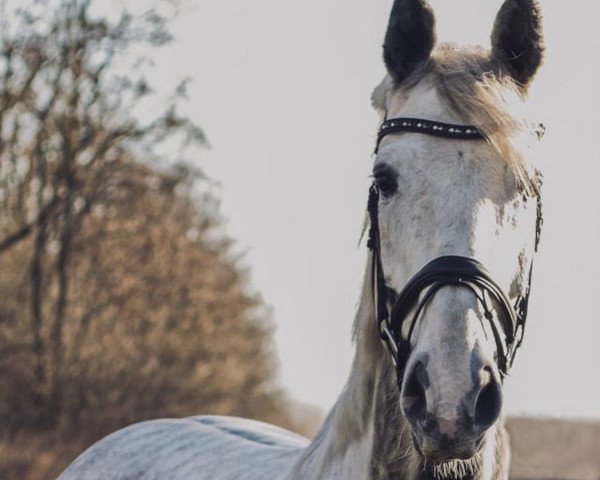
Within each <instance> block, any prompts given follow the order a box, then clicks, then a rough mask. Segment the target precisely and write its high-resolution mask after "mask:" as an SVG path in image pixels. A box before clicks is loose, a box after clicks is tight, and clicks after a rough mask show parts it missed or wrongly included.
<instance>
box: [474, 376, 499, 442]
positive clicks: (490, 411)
mask: <svg viewBox="0 0 600 480" xmlns="http://www.w3.org/2000/svg"><path fill="white" fill-rule="evenodd" d="M486 371H487V373H488V376H487V378H486V380H487V382H486V383H485V384H484V385H483V388H482V389H481V391H480V392H479V395H478V396H477V401H476V403H475V418H474V422H475V427H476V428H477V429H480V430H482V431H483V430H487V429H488V428H489V427H490V426H491V425H492V424H493V423H494V422H495V421H496V420H497V418H498V417H499V416H500V411H501V410H502V389H501V386H500V383H499V382H498V381H497V380H496V378H495V377H494V376H493V375H492V374H491V372H489V370H488V369H487V368H486Z"/></svg>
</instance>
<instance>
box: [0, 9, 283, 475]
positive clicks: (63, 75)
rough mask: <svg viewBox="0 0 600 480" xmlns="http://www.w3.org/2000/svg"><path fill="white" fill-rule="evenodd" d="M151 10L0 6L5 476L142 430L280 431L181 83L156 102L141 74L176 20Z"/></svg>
mask: <svg viewBox="0 0 600 480" xmlns="http://www.w3.org/2000/svg"><path fill="white" fill-rule="evenodd" d="M146 3H149V2H146ZM155 3H156V4H157V7H159V8H158V9H153V10H149V11H146V12H142V13H137V14H130V13H127V12H126V11H122V12H121V13H119V14H118V15H116V17H115V18H111V19H107V18H105V17H103V16H101V15H99V14H98V13H97V11H96V10H95V7H96V6H97V5H98V2H92V1H91V0H46V1H39V0H31V1H23V0H6V1H2V3H1V5H0V436H1V437H0V438H1V440H2V443H1V444H0V478H46V475H47V478H51V475H52V474H55V473H56V472H57V469H58V468H59V467H60V464H61V463H62V464H64V462H68V461H70V460H71V459H72V458H70V456H71V455H73V454H74V453H78V452H79V451H80V450H81V449H82V448H83V447H85V446H86V445H88V444H89V443H90V442H92V441H94V440H95V439H97V438H99V437H101V436H103V435H105V434H107V433H109V432H112V431H114V430H115V429H117V428H119V427H122V426H124V425H126V424H129V423H132V422H136V421H140V420H144V419H147V418H153V417H162V416H183V415H192V414H198V413H220V414H235V415H243V416H249V417H254V418H259V419H265V420H269V421H274V422H276V423H279V424H283V425H287V426H290V424H289V423H290V422H289V419H288V417H287V416H286V413H285V411H286V405H285V401H284V400H282V399H281V398H282V397H281V395H280V392H278V391H277V389H276V387H275V385H274V382H273V377H274V369H275V363H274V355H273V352H272V350H271V348H272V345H271V331H270V324H269V312H268V309H267V308H266V307H265V305H264V304H263V303H262V301H261V299H260V297H259V296H257V295H256V294H255V293H252V290H251V289H250V288H249V286H248V284H247V280H246V275H245V272H244V270H243V268H241V266H240V261H239V259H237V258H236V257H235V256H234V254H233V253H232V248H231V243H232V242H231V240H229V239H228V238H227V237H226V236H225V235H224V234H223V233H222V229H221V226H220V221H219V216H218V202H217V201H216V200H215V198H214V197H213V196H212V195H211V194H210V191H211V189H210V181H209V180H208V179H206V178H205V177H204V175H203V174H202V172H201V170H200V169H199V168H198V167H197V166H194V165H195V164H194V154H195V152H197V149H198V148H201V147H202V146H203V145H204V144H205V143H206V140H205V137H204V134H203V132H202V130H201V129H200V128H199V127H198V126H197V125H195V124H194V123H193V122H192V121H191V120H190V119H189V118H187V117H186V116H185V115H182V114H180V113H179V111H180V110H181V108H180V104H181V102H182V101H185V100H186V85H187V82H186V81H183V82H181V83H179V84H178V85H174V88H173V92H172V95H169V96H165V97H164V98H163V97H161V96H160V95H159V94H158V93H157V92H156V91H155V90H154V87H153V85H152V82H151V81H150V79H149V78H151V72H152V68H155V66H153V62H152V57H151V56H148V52H152V51H154V50H155V49H157V48H158V47H161V46H164V45H166V44H168V43H169V42H170V41H171V38H172V37H171V34H170V32H169V17H170V15H172V14H175V12H176V9H177V5H176V4H175V3H174V2H173V1H162V2H161V1H157V2H155ZM103 8H106V5H105V6H104V7H103ZM159 12H163V13H159ZM164 12H167V13H164ZM135 52H138V53H135ZM139 52H142V53H139ZM36 449H37V450H36ZM61 449H62V450H61ZM67 457H69V458H67ZM44 469H45V470H44ZM11 472H12V473H11Z"/></svg>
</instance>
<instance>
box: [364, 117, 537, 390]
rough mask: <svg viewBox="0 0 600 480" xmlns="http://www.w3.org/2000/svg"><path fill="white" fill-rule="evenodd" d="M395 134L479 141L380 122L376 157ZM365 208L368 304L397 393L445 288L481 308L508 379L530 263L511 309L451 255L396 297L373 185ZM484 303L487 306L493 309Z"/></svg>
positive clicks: (453, 129)
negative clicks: (469, 296)
mask: <svg viewBox="0 0 600 480" xmlns="http://www.w3.org/2000/svg"><path fill="white" fill-rule="evenodd" d="M398 132H418V133H423V134H427V135H434V136H439V137H444V138H449V139H460V140H482V139H485V137H484V135H483V134H482V133H481V132H480V131H479V130H478V129H477V128H476V127H473V126H470V125H453V124H447V123H441V122H432V121H429V120H422V119H417V118H395V119H391V120H387V121H385V122H383V124H382V125H381V127H380V128H379V132H378V135H377V147H376V150H375V152H376V153H377V150H378V149H379V144H380V143H381V140H382V139H383V138H384V137H385V136H386V135H389V134H390V133H398ZM536 200H537V220H536V231H535V252H537V250H538V244H539V240H540V234H541V227H542V223H543V220H542V204H541V197H540V195H539V194H537V195H536ZM367 208H368V212H369V220H370V228H369V240H368V243H367V247H368V248H369V249H370V250H371V252H372V262H371V268H372V271H371V282H372V286H373V296H374V299H373V300H374V303H375V309H376V316H377V322H378V324H379V332H380V336H381V339H382V340H383V342H384V343H385V345H386V347H387V349H388V351H389V353H390V355H391V357H392V360H393V362H394V365H395V366H396V373H397V377H398V386H399V388H400V387H401V385H402V378H403V376H404V367H405V365H406V362H407V360H408V358H409V356H410V350H411V339H412V335H413V332H414V330H415V326H416V324H417V322H418V320H419V317H420V315H421V313H422V312H423V310H424V309H425V307H426V306H427V305H428V304H429V303H430V302H431V300H432V299H433V298H434V296H435V294H436V293H437V292H439V291H440V290H441V289H442V288H444V287H446V286H457V287H462V288H468V289H469V290H470V291H471V292H473V293H474V294H475V297H476V298H477V299H478V301H479V303H480V304H481V306H482V308H483V313H484V318H485V319H486V320H487V321H488V323H489V325H490V326H491V329H492V332H493V336H494V340H495V343H496V354H497V358H496V362H497V365H498V369H499V371H500V372H501V374H502V376H503V377H505V376H506V375H508V372H509V370H510V368H511V366H512V364H513V361H514V358H515V354H516V351H517V350H518V348H519V347H520V346H521V343H522V341H523V333H524V330H525V323H526V320H527V309H528V305H529V293H530V291H531V278H532V270H533V261H532V263H531V267H530V270H529V278H528V281H527V285H526V287H525V288H524V289H523V291H522V292H521V294H520V295H519V296H518V297H517V300H516V302H515V304H514V305H512V304H511V302H510V299H509V298H508V296H507V295H506V294H505V293H504V291H503V290H502V288H500V287H499V286H498V284H497V283H496V282H495V281H494V280H493V279H492V277H491V276H490V274H489V273H488V271H487V270H486V269H485V267H484V266H483V265H482V264H481V263H480V262H478V261H477V260H476V259H474V258H469V257H462V256H456V255H450V256H442V257H438V258H436V259H434V260H432V261H431V262H429V263H428V264H427V265H425V266H424V267H423V268H422V269H421V270H420V271H419V272H417V273H416V274H415V275H414V276H413V277H412V278H411V279H410V280H409V281H408V282H407V284H406V285H405V286H404V288H403V289H402V291H400V292H399V293H398V292H396V291H395V290H393V289H392V288H390V287H388V286H387V285H386V283H385V275H384V271H383V265H382V261H381V241H380V234H379V190H378V188H377V186H376V185H375V184H373V185H372V186H371V188H370V190H369V202H368V207H367ZM421 297H422V298H421ZM489 300H493V304H491V302H490V301H489ZM493 305H497V306H498V307H499V310H500V311H499V312H496V311H495V309H494V307H493ZM411 312H413V313H412V315H410V314H411ZM406 322H409V323H408V326H409V329H408V336H407V337H406V338H404V337H403V335H402V327H403V326H404V324H405V323H406Z"/></svg>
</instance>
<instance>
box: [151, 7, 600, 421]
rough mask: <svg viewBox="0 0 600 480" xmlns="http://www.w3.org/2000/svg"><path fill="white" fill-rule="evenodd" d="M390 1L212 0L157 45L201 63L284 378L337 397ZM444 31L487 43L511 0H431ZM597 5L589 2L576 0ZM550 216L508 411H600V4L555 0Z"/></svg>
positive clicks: (198, 88)
mask: <svg viewBox="0 0 600 480" xmlns="http://www.w3.org/2000/svg"><path fill="white" fill-rule="evenodd" d="M391 3H392V2H391V0H302V1H299V0H297V1H289V0H253V1H248V0H197V1H195V2H194V1H191V2H190V5H191V6H189V7H186V8H184V14H183V16H182V17H181V18H180V19H179V20H178V21H177V23H176V28H175V33H176V35H177V43H176V44H175V45H174V46H173V47H170V48H169V50H168V51H167V52H165V53H163V54H161V55H160V56H159V57H158V61H157V65H158V66H159V72H158V73H157V80H158V81H159V82H164V83H165V84H166V83H168V82H169V81H171V80H174V79H176V78H178V77H180V76H185V75H189V76H191V77H192V79H193V83H192V85H191V88H190V102H189V104H188V108H189V113H190V114H191V115H192V116H193V118H194V119H196V120H197V121H198V123H199V124H200V125H202V127H203V128H204V129H205V131H206V133H207V135H208V137H209V140H210V143H211V144H212V149H211V150H208V151H206V152H204V153H203V154H202V156H201V158H199V159H198V161H199V164H200V166H201V167H202V168H203V169H204V170H205V171H206V172H207V173H208V174H209V175H210V176H211V177H212V178H213V179H215V180H217V181H218V182H219V183H220V185H221V186H220V188H219V189H218V191H217V194H218V196H219V197H220V198H221V199H222V201H223V204H222V213H223V214H224V216H225V217H226V218H227V219H228V223H227V231H228V233H229V234H230V235H232V236H233V237H234V238H236V239H237V240H238V243H237V248H238V250H239V251H246V250H247V254H246V257H245V258H246V260H245V262H246V264H247V265H249V266H250V267H251V272H252V273H251V279H252V284H253V286H254V287H255V288H256V289H258V290H259V291H260V292H261V293H262V295H263V296H264V298H265V301H266V302H267V303H268V304H270V305H271V306H272V307H273V316H274V320H275V322H276V328H277V331H276V341H277V349H278V355H279V358H280V362H281V381H282V382H283V384H284V386H285V387H286V388H287V389H288V390H289V391H290V392H291V394H292V395H293V396H294V397H296V398H298V399H300V400H303V401H307V402H310V403H313V404H316V405H318V406H320V407H322V408H323V409H328V408H329V407H330V406H331V405H332V404H333V402H334V401H335V399H336V397H337V395H338V393H339V392H340V390H341V389H342V386H343V384H344V382H345V380H346V377H347V375H348V372H349V367H350V362H351V358H352V354H353V348H352V344H351V338H350V331H351V325H352V321H353V317H354V310H355V306H356V300H357V298H358V292H359V287H360V282H361V277H362V271H363V265H364V261H365V247H364V245H362V246H360V247H359V246H358V240H359V235H360V230H361V226H362V221H363V216H364V208H365V204H366V190H367V187H368V184H369V179H368V175H369V173H370V168H371V157H370V155H371V151H372V148H373V140H374V134H375V131H376V127H377V123H378V120H377V117H376V115H375V113H374V112H373V111H372V110H371V107H370V102H369V97H370V94H371V91H372V89H373V87H374V86H375V85H376V84H377V83H378V82H379V80H380V79H381V78H382V77H383V74H384V68H383V64H382V62H381V41H382V38H383V33H384V31H385V27H386V22H387V17H388V13H389V10H390V7H391ZM432 4H433V6H434V8H435V10H436V12H437V20H438V35H439V38H440V39H442V40H452V41H457V42H461V43H484V44H486V45H487V44H488V43H489V40H488V38H489V33H490V31H491V26H492V22H493V19H494V16H495V13H496V11H497V9H498V8H499V5H500V1H499V0H486V1H485V2H484V1H482V0H452V1H451V2H450V1H447V0H438V1H433V2H432ZM583 4H585V9H582V8H575V7H574V6H575V5H583ZM543 7H544V11H545V18H546V31H547V51H548V54H547V61H546V65H545V68H544V70H543V72H542V74H541V75H540V77H539V79H538V82H537V83H536V85H535V88H534V92H533V96H532V107H535V108H536V110H537V111H538V112H539V116H540V118H541V119H542V120H543V121H544V122H545V123H546V125H547V128H548V133H547V136H546V139H545V144H546V145H545V148H546V151H547V152H548V155H547V158H545V159H544V164H543V165H542V169H543V170H544V172H545V177H546V185H545V187H546V188H545V191H544V204H545V207H546V211H545V225H544V232H543V238H542V245H541V251H540V253H539V256H538V259H537V264H536V271H535V279H534V287H533V294H532V299H531V309H530V315H529V322H528V323H529V324H528V328H527V332H526V339H525V342H524V346H523V347H522V350H521V351H520V352H519V355H518V356H517V361H516V365H515V367H514V369H513V374H512V378H510V379H509V380H508V381H507V387H506V389H507V398H506V401H505V405H506V408H507V410H508V412H509V413H535V414H552V415H567V416H587V417H600V380H599V378H600V374H599V372H600V353H599V350H600V348H599V342H600V321H599V320H600V318H599V317H600V314H599V313H598V311H599V308H598V305H597V303H598V301H599V297H600V294H599V293H598V287H599V282H598V275H599V272H600V255H599V253H598V252H599V248H598V247H599V246H600V201H599V196H598V192H599V188H598V185H599V184H600V162H599V161H600V141H599V139H600V134H599V131H600V127H599V122H600V120H599V118H600V114H599V113H598V111H599V108H598V107H600V95H599V93H598V92H599V88H598V87H599V86H600V85H599V84H600V82H599V74H600V67H599V61H598V58H599V55H598V52H599V51H600V41H599V38H600V37H599V36H598V35H597V33H596V32H597V19H598V13H599V10H600V9H599V7H598V6H597V3H596V2H582V1H579V2H578V1H572V2H561V1H556V0H554V1H553V0H547V1H545V2H543Z"/></svg>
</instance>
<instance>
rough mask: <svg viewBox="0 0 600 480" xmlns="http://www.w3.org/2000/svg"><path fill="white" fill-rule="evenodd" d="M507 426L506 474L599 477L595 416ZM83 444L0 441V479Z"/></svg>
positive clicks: (53, 464)
mask: <svg viewBox="0 0 600 480" xmlns="http://www.w3.org/2000/svg"><path fill="white" fill-rule="evenodd" d="M306 413H309V412H308V411H307V412H306ZM311 413H312V414H313V415H314V414H315V413H316V412H315V411H314V410H313V411H312V412H311ZM311 423H312V422H311ZM508 428H509V430H510V433H511V444H512V448H513V456H512V459H513V460H512V471H511V479H513V480H600V422H599V421H569V420H559V419H540V418H530V417H518V418H511V419H509V421H508ZM84 447H85V445H79V444H77V443H73V444H70V445H64V444H63V445H57V444H56V443H55V442H54V441H53V439H52V437H51V436H44V437H39V438H33V439H26V438H22V439H20V440H18V441H16V442H14V441H13V442H11V443H8V442H5V443H0V480H52V479H54V478H56V476H57V475H58V473H59V472H60V471H61V470H62V469H63V468H64V466H66V465H67V464H68V463H70V461H71V460H73V458H74V457H75V456H76V455H77V453H78V452H79V450H81V449H82V448H84Z"/></svg>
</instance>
